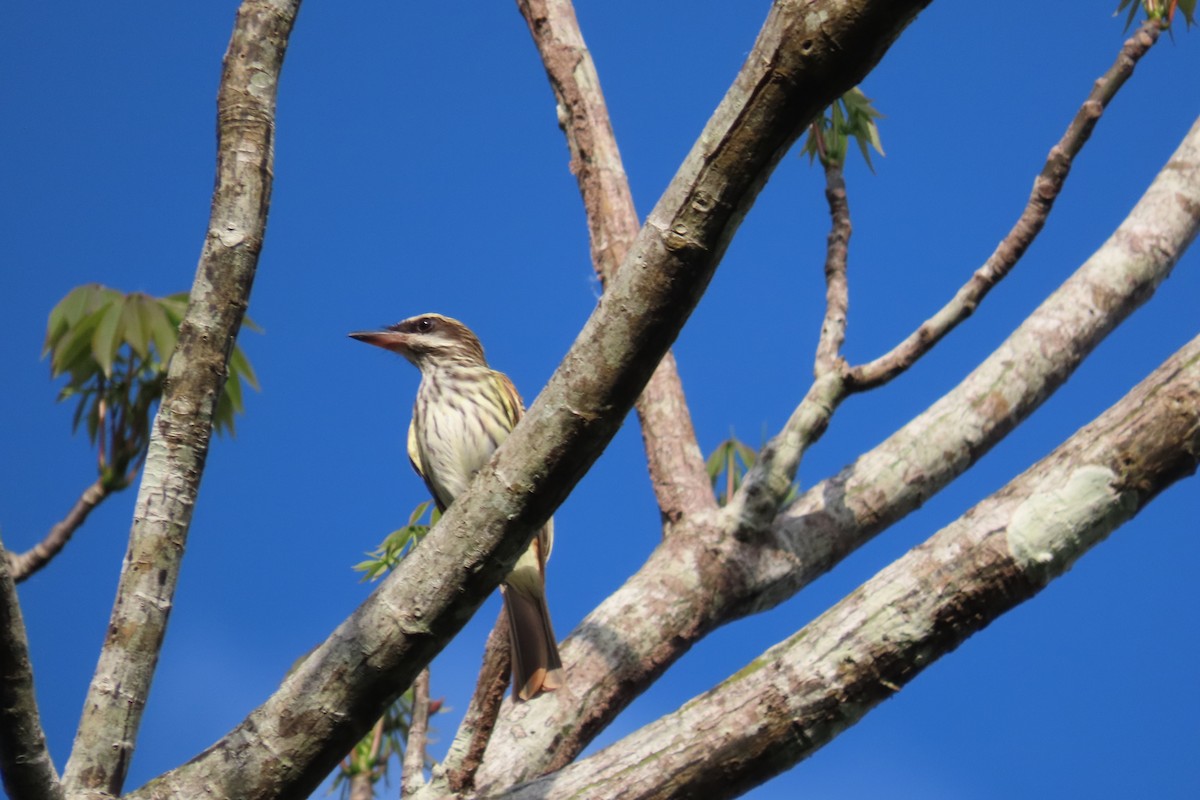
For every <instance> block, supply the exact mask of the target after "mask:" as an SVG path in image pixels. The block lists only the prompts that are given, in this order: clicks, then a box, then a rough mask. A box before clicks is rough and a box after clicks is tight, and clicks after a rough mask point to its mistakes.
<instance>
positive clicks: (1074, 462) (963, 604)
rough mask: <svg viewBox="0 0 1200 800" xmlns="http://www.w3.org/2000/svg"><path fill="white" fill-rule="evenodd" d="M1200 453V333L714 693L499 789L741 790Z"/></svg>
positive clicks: (913, 670) (801, 754)
mask: <svg viewBox="0 0 1200 800" xmlns="http://www.w3.org/2000/svg"><path fill="white" fill-rule="evenodd" d="M1198 463H1200V337H1198V338H1196V339H1193V340H1192V341H1191V342H1190V343H1188V344H1187V345H1186V346H1185V347H1184V348H1183V349H1181V350H1180V351H1179V352H1177V353H1176V354H1175V355H1174V356H1172V357H1171V358H1170V359H1168V361H1167V362H1166V363H1165V364H1163V365H1162V366H1161V367H1160V368H1159V369H1158V370H1156V371H1155V372H1154V373H1153V374H1152V375H1150V376H1149V377H1148V378H1147V379H1146V380H1145V381H1143V382H1142V383H1141V384H1139V385H1138V386H1137V387H1136V388H1135V389H1134V390H1133V391H1131V392H1130V393H1129V394H1128V395H1126V396H1125V397H1124V398H1123V399H1122V400H1121V401H1120V402H1118V403H1117V404H1116V405H1114V406H1113V407H1112V408H1110V409H1109V410H1108V411H1106V412H1105V413H1104V414H1103V415H1101V416H1100V417H1099V418H1097V419H1096V420H1095V421H1094V422H1092V423H1091V424H1089V425H1088V426H1086V427H1085V428H1083V429H1081V430H1080V431H1079V432H1077V433H1076V434H1075V435H1074V436H1072V437H1071V438H1070V439H1069V440H1068V441H1067V442H1065V443H1064V444H1063V445H1062V446H1060V447H1059V448H1058V449H1056V450H1055V451H1054V452H1053V453H1051V454H1050V455H1048V456H1047V457H1046V458H1044V459H1043V460H1042V461H1040V462H1038V463H1037V464H1036V465H1034V466H1033V467H1031V468H1030V469H1029V470H1028V471H1026V472H1025V473H1024V474H1022V475H1020V476H1018V477H1017V478H1015V479H1014V480H1013V481H1012V482H1010V483H1009V484H1008V485H1007V486H1005V487H1004V488H1003V489H1001V490H1000V491H999V492H997V493H996V494H994V495H992V496H991V497H989V498H987V499H986V500H984V501H983V502H981V503H980V504H979V505H977V506H975V507H974V508H972V509H971V510H970V511H968V512H967V513H966V514H964V515H963V516H962V517H960V518H959V519H958V520H956V521H955V522H954V523H952V524H950V525H949V526H947V527H946V528H944V529H942V530H941V531H939V532H938V533H936V534H935V535H934V536H933V537H931V538H930V539H929V540H928V541H927V542H925V543H924V544H922V545H920V546H918V547H917V548H915V549H913V550H912V551H910V552H909V553H908V554H907V555H905V556H904V557H902V558H900V559H899V560H897V561H896V562H894V563H893V564H891V565H890V566H888V567H887V568H886V569H884V570H883V571H881V572H880V573H879V574H877V575H876V576H875V577H874V578H872V579H871V580H869V581H868V582H867V583H865V584H863V585H862V586H861V587H859V588H858V589H857V590H855V591H854V592H851V593H850V594H849V595H848V596H847V597H846V599H844V600H842V601H841V602H840V603H838V604H837V605H836V606H834V607H833V608H831V609H830V610H829V611H827V612H825V613H824V614H822V615H821V616H820V617H818V618H817V619H816V620H814V621H813V622H812V623H811V624H809V625H808V626H806V627H805V628H803V629H802V630H800V631H799V632H797V633H796V634H795V635H793V636H791V637H790V638H788V639H787V640H786V641H784V642H781V643H780V644H778V645H776V646H775V647H773V648H771V649H770V650H768V651H766V652H765V653H763V654H762V655H761V656H759V657H758V658H757V659H755V660H754V661H752V662H751V663H749V664H748V665H747V666H746V667H745V668H744V669H742V670H741V671H739V672H738V673H736V674H734V675H732V676H730V677H729V678H728V679H727V680H726V681H724V682H723V683H722V684H720V685H719V686H717V687H716V688H714V689H712V690H710V691H708V692H706V693H705V694H703V695H700V696H698V697H696V698H693V699H692V700H690V701H688V702H687V703H685V704H683V705H682V706H681V707H680V709H679V710H678V711H676V712H675V713H673V714H670V715H667V716H665V717H663V718H661V719H659V720H657V721H655V722H653V723H651V724H650V725H648V726H646V727H644V728H642V729H641V730H639V731H637V732H635V733H633V734H631V735H630V736H628V737H626V738H625V739H623V740H621V741H620V742H617V743H616V744H614V745H613V746H611V747H609V748H607V749H606V750H603V751H601V752H600V753H597V754H596V755H594V756H591V757H589V758H586V759H584V760H582V761H580V762H579V763H577V764H572V765H571V766H569V767H566V768H564V769H563V770H561V771H559V772H557V773H555V774H553V775H549V776H547V777H545V778H542V779H539V780H537V781H535V782H533V783H530V784H526V785H524V786H520V787H517V788H516V789H513V790H512V791H510V792H506V793H504V794H501V795H498V797H502V798H505V800H533V798H537V800H556V798H568V797H605V798H613V800H649V799H650V798H654V799H655V800H664V799H665V798H684V797H705V798H721V797H735V796H737V795H739V794H742V793H743V792H745V791H747V790H748V789H750V788H752V787H753V786H756V785H758V784H759V783H762V782H763V781H765V780H767V779H768V778H770V777H772V776H774V775H776V774H778V773H779V772H782V771H783V770H785V769H788V768H789V767H791V766H793V765H794V764H796V763H798V762H799V761H801V760H802V759H804V758H806V757H808V756H809V755H811V754H812V753H813V752H815V751H816V750H817V749H819V748H820V747H821V746H822V745H824V744H825V743H827V742H829V741H830V740H832V739H833V738H834V737H835V736H837V735H838V734H839V733H841V732H842V731H844V730H845V729H846V728H848V727H850V726H851V725H853V724H854V723H856V722H857V721H858V720H860V719H861V718H862V717H863V716H864V715H865V714H866V713H867V712H868V711H870V710H871V709H872V708H874V707H875V706H876V705H878V704H879V703H880V702H882V701H883V700H886V699H887V698H889V697H891V696H892V695H893V694H894V693H896V692H897V691H899V690H900V689H901V688H902V687H903V686H904V685H905V684H907V683H908V682H909V681H911V680H912V679H913V678H915V677H916V676H917V675H918V674H920V673H921V671H922V670H924V668H925V667H927V666H928V665H929V664H931V663H933V662H934V661H936V660H937V659H938V658H939V657H941V656H943V655H945V654H946V653H948V652H950V651H951V650H953V649H954V648H956V647H957V646H958V645H960V644H962V642H963V641H965V640H966V639H967V638H968V637H969V636H970V635H971V634H973V633H975V632H977V631H979V630H982V629H983V628H984V627H986V626H987V625H988V624H989V623H991V622H992V620H994V619H996V618H997V617H998V616H1000V615H1001V614H1003V613H1004V612H1006V611H1008V610H1009V609H1011V608H1013V607H1014V606H1016V605H1018V604H1020V603H1022V602H1024V601H1025V600H1027V599H1029V598H1030V597H1032V596H1033V595H1035V594H1037V593H1038V592H1039V591H1041V590H1042V589H1043V588H1045V587H1046V585H1047V584H1049V582H1050V581H1051V580H1053V579H1054V578H1057V577H1059V576H1060V575H1062V574H1063V573H1065V572H1066V571H1067V569H1068V568H1069V567H1070V566H1071V564H1072V563H1074V561H1075V560H1076V559H1078V558H1079V557H1080V556H1081V555H1082V554H1083V553H1085V552H1087V551H1088V550H1089V549H1091V548H1092V547H1093V546H1095V545H1096V544H1098V543H1099V542H1101V541H1103V539H1104V538H1105V537H1107V536H1108V535H1109V533H1111V532H1112V531H1113V530H1115V529H1116V528H1117V527H1119V526H1120V525H1121V524H1123V523H1125V522H1127V521H1128V520H1129V519H1131V518H1133V517H1134V516H1135V515H1136V514H1137V513H1138V512H1139V511H1140V510H1141V509H1142V508H1144V507H1145V505H1146V504H1147V503H1148V502H1149V501H1150V500H1152V499H1153V498H1154V497H1156V496H1157V495H1158V493H1159V492H1161V491H1162V490H1163V489H1165V488H1166V487H1167V486H1170V485H1171V484H1172V483H1174V482H1175V481H1177V480H1179V479H1181V478H1184V477H1186V476H1188V475H1191V474H1192V473H1193V472H1195V470H1196V466H1197V464H1198Z"/></svg>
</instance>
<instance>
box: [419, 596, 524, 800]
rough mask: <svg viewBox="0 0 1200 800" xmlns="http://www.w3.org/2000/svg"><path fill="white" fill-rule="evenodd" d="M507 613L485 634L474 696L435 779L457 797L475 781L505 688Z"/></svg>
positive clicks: (507, 653)
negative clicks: (481, 663)
mask: <svg viewBox="0 0 1200 800" xmlns="http://www.w3.org/2000/svg"><path fill="white" fill-rule="evenodd" d="M507 613H508V612H507V611H506V610H505V609H504V608H501V609H500V616H499V617H497V619H496V624H495V625H493V626H492V632H491V633H490V634H488V639H487V644H486V645H485V646H484V648H483V666H482V667H481V668H480V670H479V679H478V680H477V681H476V683H475V694H474V695H472V697H471V702H470V705H468V706H467V713H466V715H465V716H464V717H463V721H462V724H461V725H460V726H459V729H458V734H457V735H456V736H455V737H454V742H453V743H451V745H450V751H449V752H448V753H447V754H446V758H445V760H444V761H443V762H442V764H441V765H440V767H439V768H438V770H437V772H438V773H439V774H438V775H436V776H435V780H438V779H439V778H440V779H444V780H445V782H446V785H447V786H448V787H449V789H450V791H452V792H454V793H456V794H458V793H462V792H466V791H470V789H471V788H472V787H473V785H474V782H475V771H476V770H477V769H479V764H480V762H482V761H483V751H484V750H485V749H486V748H487V743H488V739H490V738H491V735H492V730H493V729H494V728H495V726H496V718H497V717H498V716H499V715H500V706H501V704H502V703H503V702H504V690H505V689H506V688H507V687H508V674H509V660H510V659H511V657H512V654H511V651H510V649H509V641H508V637H509V627H508V616H507Z"/></svg>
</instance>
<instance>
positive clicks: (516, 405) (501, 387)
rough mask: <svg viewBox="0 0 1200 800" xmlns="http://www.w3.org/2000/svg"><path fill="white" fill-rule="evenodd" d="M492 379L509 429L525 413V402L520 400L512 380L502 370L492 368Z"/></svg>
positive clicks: (513, 426)
mask: <svg viewBox="0 0 1200 800" xmlns="http://www.w3.org/2000/svg"><path fill="white" fill-rule="evenodd" d="M492 380H493V382H494V384H495V387H496V394H497V396H498V397H499V399H500V405H501V406H503V408H504V416H505V418H506V419H507V421H508V429H509V430H510V431H511V430H512V429H513V428H515V427H517V420H519V419H520V418H521V415H522V414H523V413H525V403H524V401H522V400H521V395H520V393H519V392H518V391H517V387H516V386H514V385H513V382H512V380H511V379H510V378H509V377H508V376H507V375H505V374H504V373H503V372H496V371H495V370H492Z"/></svg>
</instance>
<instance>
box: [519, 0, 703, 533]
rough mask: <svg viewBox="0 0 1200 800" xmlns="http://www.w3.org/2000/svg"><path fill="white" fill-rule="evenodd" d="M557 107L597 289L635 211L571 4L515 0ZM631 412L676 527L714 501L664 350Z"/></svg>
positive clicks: (625, 243) (632, 231)
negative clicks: (580, 200)
mask: <svg viewBox="0 0 1200 800" xmlns="http://www.w3.org/2000/svg"><path fill="white" fill-rule="evenodd" d="M517 6H518V7H519V8H520V10H521V15H522V16H523V17H524V18H525V22H526V23H527V24H528V26H529V32H530V33H531V34H532V35H533V41H534V44H535V45H536V46H537V49H538V53H539V54H540V55H541V57H542V64H543V65H544V66H545V68H546V75H547V76H548V77H549V79H550V86H551V87H552V88H553V90H554V96H555V98H556V99H557V101H558V115H559V125H560V126H561V127H562V130H563V133H564V134H565V135H566V138H567V146H568V148H569V149H570V152H571V172H572V173H573V174H574V175H575V179H576V180H577V181H578V182H579V192H580V194H581V195H582V197H583V207H584V211H585V212H586V214H587V224H588V235H589V239H590V241H591V249H592V265H593V266H594V268H595V270H596V274H597V275H598V276H599V278H600V281H601V283H602V284H605V285H607V283H608V281H609V280H610V279H611V278H612V277H613V276H614V275H616V273H617V269H618V268H619V267H620V265H621V263H622V262H623V261H625V258H626V256H627V255H628V253H629V249H630V247H631V246H632V245H633V242H634V240H635V239H636V238H637V234H638V229H639V228H640V225H639V223H638V217H637V211H636V209H635V208H634V205H633V194H632V193H631V192H630V189H629V180H628V178H627V177H626V175H625V167H624V166H623V165H622V163H621V153H620V150H619V149H618V147H617V140H616V137H615V136H614V135H613V129H612V122H611V120H610V118H609V115H608V106H607V105H606V103H605V102H604V93H603V91H602V90H601V88H600V77H599V75H598V74H597V73H596V65H595V63H594V62H593V61H592V55H591V53H590V52H589V51H588V49H587V45H586V44H585V43H584V40H583V33H582V32H581V31H580V29H579V21H578V19H576V17H575V9H574V8H573V7H572V5H571V2H570V0H517ZM635 408H636V409H637V414H638V420H639V422H640V424H641V430H642V442H643V445H644V446H645V449H646V461H647V464H648V466H649V469H650V482H651V485H652V486H653V488H654V494H655V497H656V498H657V500H658V507H659V510H660V512H661V513H662V516H663V519H664V521H666V522H667V523H668V524H672V523H676V522H678V521H679V520H680V519H682V518H683V515H684V514H685V513H688V512H689V511H698V510H703V509H709V508H715V507H716V500H715V498H714V497H713V494H712V487H711V486H710V484H709V481H708V473H707V472H706V471H705V469H704V456H703V454H702V453H701V452H700V446H699V444H698V443H697V441H696V431H695V428H694V427H693V426H692V417H691V412H690V410H689V409H688V405H687V399H686V398H685V397H684V393H683V384H682V382H681V381H680V379H679V372H678V369H677V368H676V365H675V357H674V356H673V355H671V353H670V352H668V353H667V354H666V355H665V356H663V359H662V361H661V362H659V365H658V367H657V369H655V371H654V374H653V375H652V376H651V377H650V381H649V382H648V383H647V384H646V388H645V389H644V390H643V391H642V394H641V396H640V397H639V398H638V400H637V403H636V406H635Z"/></svg>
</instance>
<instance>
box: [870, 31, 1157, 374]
mask: <svg viewBox="0 0 1200 800" xmlns="http://www.w3.org/2000/svg"><path fill="white" fill-rule="evenodd" d="M1161 31H1162V28H1161V26H1160V23H1159V22H1157V21H1155V20H1146V21H1145V22H1144V23H1142V26H1141V27H1140V28H1139V29H1138V30H1137V32H1136V33H1134V35H1133V36H1131V37H1130V38H1129V39H1128V40H1127V41H1126V42H1125V43H1124V45H1123V46H1122V47H1121V52H1120V54H1119V55H1118V56H1117V60H1116V63H1114V64H1113V65H1112V67H1110V68H1109V70H1108V72H1106V73H1104V75H1102V76H1101V77H1100V78H1099V79H1098V80H1097V81H1096V83H1095V84H1094V85H1093V87H1092V91H1091V93H1090V94H1089V95H1088V97H1087V100H1085V101H1084V103H1083V105H1082V106H1081V107H1080V108H1079V111H1078V112H1076V114H1075V118H1074V119H1072V120H1071V124H1070V125H1069V126H1067V130H1066V133H1064V134H1063V137H1062V139H1060V140H1059V142H1058V144H1056V145H1054V147H1052V148H1050V154H1049V155H1048V156H1047V157H1046V163H1045V165H1044V166H1043V167H1042V171H1041V173H1040V174H1039V175H1038V176H1037V178H1036V179H1035V180H1034V182H1033V192H1032V193H1031V194H1030V196H1029V202H1028V203H1027V204H1026V205H1025V210H1024V211H1022V212H1021V216H1020V218H1019V219H1018V220H1017V222H1016V224H1015V225H1013V227H1012V230H1010V231H1009V233H1008V235H1007V236H1005V237H1004V239H1003V240H1002V241H1001V242H1000V244H999V245H997V247H996V250H995V252H993V253H992V255H991V256H990V257H989V258H988V260H987V261H986V262H985V263H984V265H983V266H982V267H980V268H979V269H978V270H976V272H975V274H974V275H972V276H971V279H970V280H969V281H967V283H966V284H965V285H964V286H963V287H962V288H961V289H959V290H958V292H957V293H956V294H955V295H954V298H953V299H952V300H950V302H948V303H947V304H946V305H945V306H943V307H942V309H941V310H940V311H938V312H937V313H936V314H934V315H933V316H932V317H930V318H929V319H928V320H926V321H925V322H923V323H922V324H921V326H920V327H919V328H917V330H916V331H914V332H913V333H912V334H911V335H909V337H908V338H907V339H905V340H904V341H903V342H901V343H900V344H898V345H897V346H896V347H895V348H893V349H892V350H891V352H889V353H886V354H885V355H882V356H880V357H879V358H877V359H875V360H874V361H872V362H870V363H868V364H863V365H861V366H857V367H853V368H851V369H850V371H849V374H848V380H849V384H850V386H849V388H850V391H852V392H860V391H863V390H865V389H870V388H873V387H875V386H879V385H881V384H883V383H886V382H888V381H890V380H891V379H892V378H894V377H896V376H897V375H899V374H900V373H902V372H904V371H905V370H906V369H908V368H909V367H911V366H912V365H913V364H914V363H915V362H916V361H917V359H919V358H920V357H921V356H923V355H924V354H925V353H927V352H928V351H929V349H930V348H931V347H933V346H934V345H935V344H937V343H938V341H940V340H941V339H942V337H944V336H945V335H946V334H947V333H949V332H950V331H952V330H954V328H955V327H956V326H957V325H958V324H959V323H960V322H962V321H963V320H964V319H966V318H967V317H969V316H970V315H971V314H972V313H973V312H974V311H975V309H976V307H977V306H978V305H979V303H980V302H981V301H982V300H983V298H984V297H986V296H987V293H988V292H989V291H991V290H992V287H994V286H995V285H996V284H997V283H999V282H1000V281H1001V280H1002V279H1003V278H1004V277H1005V276H1006V275H1007V274H1008V273H1009V272H1010V271H1011V270H1012V268H1013V267H1014V266H1015V265H1016V263H1017V262H1018V261H1019V260H1020V259H1021V256H1023V255H1024V254H1025V251H1026V250H1027V249H1028V248H1029V245H1030V244H1032V243H1033V240H1034V239H1035V238H1036V237H1037V235H1038V233H1040V232H1041V230H1042V227H1043V226H1044V225H1045V224H1046V218H1047V217H1048V216H1049V215H1050V210H1051V208H1053V206H1054V201H1055V200H1056V199H1057V198H1058V195H1059V192H1061V191H1062V187H1063V183H1064V182H1065V181H1066V179H1067V173H1069V172H1070V170H1071V164H1072V162H1073V161H1074V159H1075V156H1077V155H1078V154H1079V151H1080V150H1081V149H1082V148H1083V146H1084V144H1086V143H1087V140H1088V137H1090V136H1091V134H1092V129H1093V128H1095V127H1096V123H1097V122H1098V121H1099V119H1100V115H1101V114H1103V113H1104V109H1105V108H1107V107H1108V104H1109V102H1110V101H1111V100H1112V99H1113V97H1114V96H1115V95H1116V93H1117V91H1118V90H1119V89H1120V88H1121V87H1122V86H1124V85H1125V81H1127V80H1128V79H1129V77H1130V76H1131V75H1132V74H1133V68H1134V67H1135V66H1136V65H1137V63H1138V61H1139V60H1141V58H1142V56H1144V55H1146V53H1147V52H1149V50H1150V48H1151V47H1153V46H1154V43H1155V42H1156V41H1158V37H1159V34H1160V33H1161Z"/></svg>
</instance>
